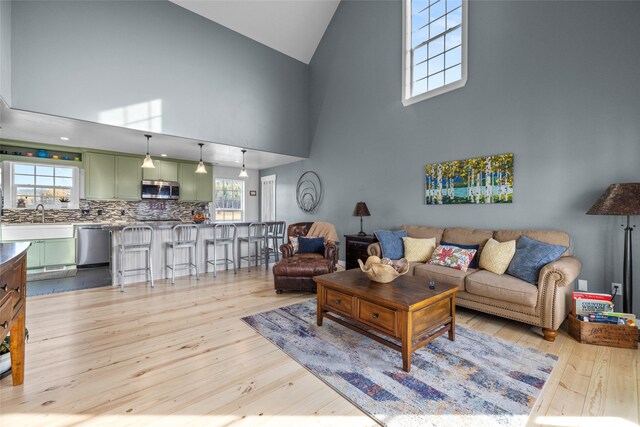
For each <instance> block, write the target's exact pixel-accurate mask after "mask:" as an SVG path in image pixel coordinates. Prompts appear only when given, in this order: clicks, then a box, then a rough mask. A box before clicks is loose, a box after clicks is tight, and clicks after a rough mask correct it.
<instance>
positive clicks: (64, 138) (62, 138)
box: [60, 136, 69, 141]
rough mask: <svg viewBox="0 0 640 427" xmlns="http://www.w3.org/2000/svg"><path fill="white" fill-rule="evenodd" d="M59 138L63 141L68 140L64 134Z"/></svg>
mask: <svg viewBox="0 0 640 427" xmlns="http://www.w3.org/2000/svg"><path fill="white" fill-rule="evenodd" d="M60 139H61V140H63V141H68V140H69V138H67V137H66V136H61V137H60Z"/></svg>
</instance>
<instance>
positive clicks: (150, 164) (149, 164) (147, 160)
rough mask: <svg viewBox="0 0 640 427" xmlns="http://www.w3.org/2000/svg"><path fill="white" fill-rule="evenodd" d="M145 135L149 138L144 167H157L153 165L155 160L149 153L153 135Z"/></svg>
mask: <svg viewBox="0 0 640 427" xmlns="http://www.w3.org/2000/svg"><path fill="white" fill-rule="evenodd" d="M145 137H146V138H147V155H146V156H145V158H144V161H143V162H142V167H143V168H144V169H155V168H156V167H155V166H154V165H153V160H152V159H151V156H150V155H149V139H151V135H145Z"/></svg>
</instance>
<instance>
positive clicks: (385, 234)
mask: <svg viewBox="0 0 640 427" xmlns="http://www.w3.org/2000/svg"><path fill="white" fill-rule="evenodd" d="M373 234H375V235H376V238H377V239H378V240H379V241H380V247H381V248H382V256H383V257H384V258H390V259H400V258H402V257H404V244H403V243H402V238H403V237H407V232H406V231H405V230H398V231H388V230H376V231H374V232H373Z"/></svg>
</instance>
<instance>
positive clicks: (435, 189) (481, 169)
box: [425, 153, 513, 205]
mask: <svg viewBox="0 0 640 427" xmlns="http://www.w3.org/2000/svg"><path fill="white" fill-rule="evenodd" d="M512 201H513V153H508V154H498V155H495V156H486V157H476V158H474V159H466V160H455V161H452V162H444V163H433V164H430V165H427V166H426V180H425V203H426V204H428V205H451V204H469V203H473V204H486V203H511V202H512Z"/></svg>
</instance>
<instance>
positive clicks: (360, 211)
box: [353, 202, 371, 236]
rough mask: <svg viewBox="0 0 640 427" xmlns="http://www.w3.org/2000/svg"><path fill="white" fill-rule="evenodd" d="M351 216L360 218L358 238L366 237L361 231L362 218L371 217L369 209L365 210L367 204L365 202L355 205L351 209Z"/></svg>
mask: <svg viewBox="0 0 640 427" xmlns="http://www.w3.org/2000/svg"><path fill="white" fill-rule="evenodd" d="M353 216H359V217H360V232H359V233H358V236H366V235H367V233H365V232H364V231H362V217H363V216H371V213H370V212H369V208H367V204H366V203H365V202H358V203H356V207H355V208H354V209H353Z"/></svg>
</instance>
